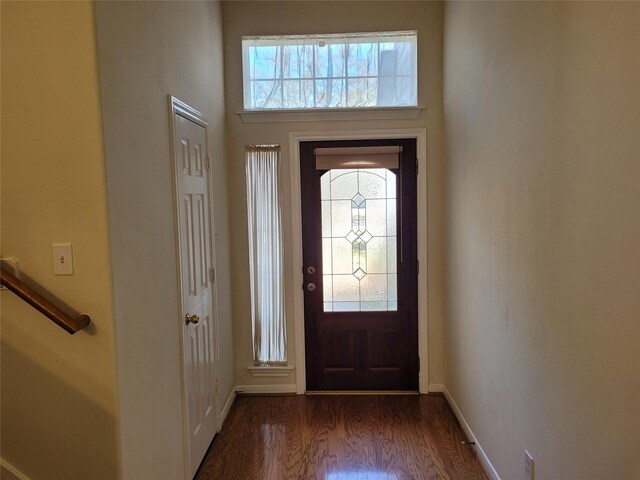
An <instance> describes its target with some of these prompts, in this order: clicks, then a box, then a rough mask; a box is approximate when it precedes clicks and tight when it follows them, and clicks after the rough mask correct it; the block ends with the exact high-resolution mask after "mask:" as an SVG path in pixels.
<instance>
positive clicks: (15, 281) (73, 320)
mask: <svg viewBox="0 0 640 480" xmlns="http://www.w3.org/2000/svg"><path fill="white" fill-rule="evenodd" d="M0 280H1V282H2V285H4V286H5V287H7V288H8V289H9V290H11V291H12V292H13V293H15V294H16V295H18V296H19V297H20V298H21V299H23V300H24V301H25V302H27V303H28V304H29V305H31V306H32V307H33V308H35V309H36V310H38V311H39V312H40V313H42V314H43V315H45V316H47V317H49V318H50V319H51V320H53V321H54V322H55V323H56V324H58V325H59V326H60V327H62V328H64V329H65V330H66V331H67V332H68V333H70V334H71V335H73V334H74V333H76V332H77V331H78V330H82V329H83V328H84V327H86V326H87V325H89V324H90V323H91V317H90V316H89V315H86V314H84V313H83V314H80V315H70V314H69V313H67V312H65V311H64V310H62V309H61V308H60V307H58V306H56V305H54V304H53V303H52V302H51V301H49V300H47V299H46V298H44V297H43V296H42V295H40V294H39V293H38V292H36V291H35V290H34V289H33V288H31V287H29V286H28V285H26V284H25V283H24V282H23V281H22V280H20V279H19V278H17V277H15V276H14V275H13V274H12V273H11V272H9V271H8V270H6V269H4V268H1V269H0Z"/></svg>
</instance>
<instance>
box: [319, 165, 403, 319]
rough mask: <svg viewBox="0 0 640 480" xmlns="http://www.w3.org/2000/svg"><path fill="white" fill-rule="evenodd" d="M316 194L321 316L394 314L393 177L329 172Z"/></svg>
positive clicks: (385, 173)
mask: <svg viewBox="0 0 640 480" xmlns="http://www.w3.org/2000/svg"><path fill="white" fill-rule="evenodd" d="M320 189H321V194H320V197H321V202H322V262H323V265H322V267H323V285H324V289H323V305H324V311H325V312H359V311H396V310H397V309H398V291H397V290H398V289H397V230H396V175H395V174H394V173H393V172H392V171H391V170H388V169H385V168H372V169H365V168H359V169H332V170H329V171H327V172H326V173H324V174H323V175H322V177H321V179H320Z"/></svg>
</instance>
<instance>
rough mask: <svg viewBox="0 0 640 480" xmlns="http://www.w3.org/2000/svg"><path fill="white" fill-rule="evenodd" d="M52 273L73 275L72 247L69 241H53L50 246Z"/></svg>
mask: <svg viewBox="0 0 640 480" xmlns="http://www.w3.org/2000/svg"><path fill="white" fill-rule="evenodd" d="M51 247H52V248H51V251H52V256H53V274H54V275H73V249H72V248H71V244H70V243H54V244H53V245H52V246H51Z"/></svg>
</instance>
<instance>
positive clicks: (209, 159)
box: [207, 155, 211, 170]
mask: <svg viewBox="0 0 640 480" xmlns="http://www.w3.org/2000/svg"><path fill="white" fill-rule="evenodd" d="M207 170H211V157H210V156H209V155H207Z"/></svg>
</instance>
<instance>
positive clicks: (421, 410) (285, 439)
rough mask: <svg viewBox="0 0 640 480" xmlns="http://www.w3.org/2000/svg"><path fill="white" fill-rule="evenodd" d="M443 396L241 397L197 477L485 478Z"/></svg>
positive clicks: (201, 479) (251, 479)
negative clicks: (463, 442) (465, 443)
mask: <svg viewBox="0 0 640 480" xmlns="http://www.w3.org/2000/svg"><path fill="white" fill-rule="evenodd" d="M463 440H465V437H464V434H463V432H462V430H461V429H460V426H459V425H458V423H457V421H456V419H455V416H454V415H453V413H452V412H451V410H450V409H449V407H448V405H447V403H446V399H445V398H444V397H443V396H441V395H419V396H418V395H407V396H397V395H380V396H353V395H350V396H304V395H297V396H294V395H292V396H239V397H238V398H237V399H236V401H235V404H234V406H233V407H232V409H231V412H230V413H229V417H228V419H227V421H226V422H225V424H224V427H223V428H222V432H220V434H219V435H218V436H217V437H216V439H215V440H214V442H213V445H212V447H211V449H210V450H209V452H208V454H207V456H206V457H205V459H204V461H203V463H202V465H201V467H200V469H199V471H198V474H197V475H196V480H211V479H225V480H235V479H238V480H289V479H296V480H298V479H317V480H405V479H407V480H408V479H412V480H413V479H415V480H488V477H487V476H486V474H485V472H484V470H483V469H482V466H481V464H480V462H479V460H478V459H477V457H476V454H475V451H474V449H473V447H472V446H468V445H463V444H462V441H463Z"/></svg>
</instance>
